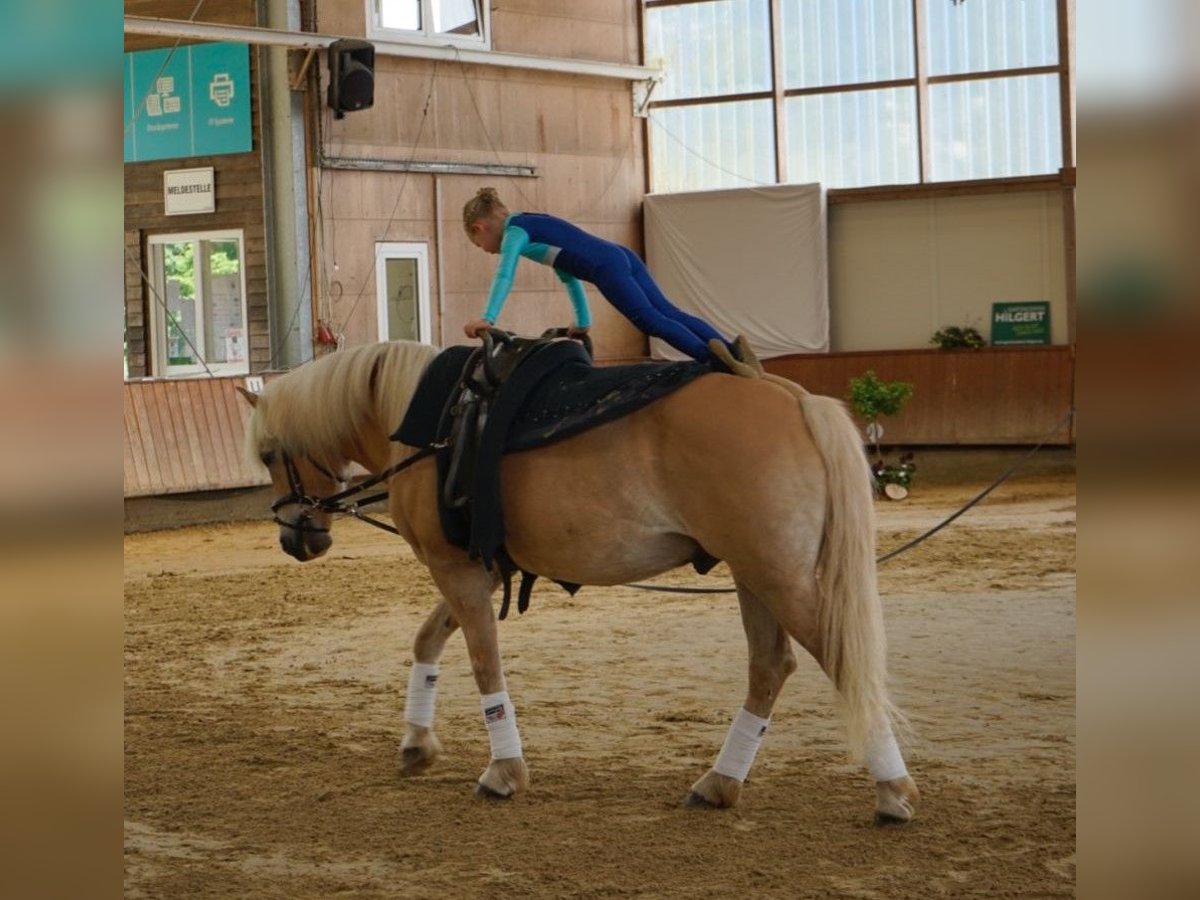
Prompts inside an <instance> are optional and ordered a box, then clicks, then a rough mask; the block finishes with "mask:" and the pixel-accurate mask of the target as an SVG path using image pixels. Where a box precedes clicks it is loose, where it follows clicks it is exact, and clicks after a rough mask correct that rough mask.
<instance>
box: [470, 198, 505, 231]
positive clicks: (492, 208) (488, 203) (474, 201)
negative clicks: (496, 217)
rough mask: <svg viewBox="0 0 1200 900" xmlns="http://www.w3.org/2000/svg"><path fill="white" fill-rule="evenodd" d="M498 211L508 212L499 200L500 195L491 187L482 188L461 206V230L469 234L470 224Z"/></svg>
mask: <svg viewBox="0 0 1200 900" xmlns="http://www.w3.org/2000/svg"><path fill="white" fill-rule="evenodd" d="M498 210H504V211H505V212H508V207H507V206H505V205H504V203H503V202H502V201H501V200H500V195H499V194H497V193H496V189H495V188H493V187H482V188H480V189H479V190H478V191H476V192H475V196H474V197H472V198H471V199H470V200H468V201H467V202H466V205H465V206H463V229H464V230H465V231H466V232H467V233H468V234H470V233H471V224H472V223H473V222H477V221H479V220H480V219H486V218H488V217H489V216H491V215H493V214H494V213H496V212H497V211H498Z"/></svg>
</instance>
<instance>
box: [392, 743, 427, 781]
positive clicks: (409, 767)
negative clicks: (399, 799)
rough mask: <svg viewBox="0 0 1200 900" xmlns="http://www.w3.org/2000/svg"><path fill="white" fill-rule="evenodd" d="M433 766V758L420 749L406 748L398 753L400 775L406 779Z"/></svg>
mask: <svg viewBox="0 0 1200 900" xmlns="http://www.w3.org/2000/svg"><path fill="white" fill-rule="evenodd" d="M432 765H433V757H432V756H430V755H429V754H428V753H426V752H425V750H424V749H422V748H421V747H406V748H405V749H403V750H401V751H400V774H401V775H403V776H404V777H406V778H410V777H412V776H413V775H420V774H421V773H422V772H424V771H426V770H427V769H428V768H429V767H430V766H432Z"/></svg>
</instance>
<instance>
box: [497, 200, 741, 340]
mask: <svg viewBox="0 0 1200 900" xmlns="http://www.w3.org/2000/svg"><path fill="white" fill-rule="evenodd" d="M522 256H524V257H526V258H528V259H532V260H533V261H534V262H537V263H541V264H542V265H545V266H551V267H552V268H553V269H554V273H555V274H556V275H557V276H558V277H559V280H561V281H562V282H563V284H565V285H566V287H567V294H568V296H569V297H570V298H571V305H572V306H573V307H574V308H575V324H576V325H578V326H579V327H581V328H586V327H587V326H588V325H590V324H591V321H592V320H591V315H590V313H589V312H588V306H587V297H586V295H585V294H584V292H583V285H582V284H580V280H583V281H588V282H591V283H592V284H594V285H595V286H596V287H597V288H598V289H599V290H600V293H602V294H603V295H604V298H605V299H606V300H608V302H609V303H611V304H612V305H613V306H615V307H616V308H617V309H618V310H620V312H621V313H622V314H623V315H624V316H625V317H626V318H627V319H629V321H630V322H632V323H633V324H634V325H635V326H637V327H638V328H640V329H641V330H642V331H644V332H645V333H646V334H649V335H652V336H653V337H657V338H661V339H662V340H664V341H666V342H667V343H668V344H670V345H671V346H672V347H674V348H675V349H676V350H679V351H680V352H682V353H686V354H687V355H688V356H690V357H692V359H695V360H698V361H700V362H707V361H708V358H709V352H708V342H709V341H710V340H712V339H713V338H716V339H717V340H719V341H722V342H724V338H722V337H721V335H720V334H719V333H718V332H717V330H716V329H715V328H713V327H712V326H711V325H709V324H708V323H707V322H705V321H704V320H703V319H698V318H696V317H695V316H691V315H688V314H687V313H685V312H684V311H683V310H681V309H677V308H676V307H675V306H674V305H673V304H672V303H671V301H670V300H668V299H667V298H666V297H665V296H663V292H662V291H661V290H659V287H658V285H657V284H655V283H654V279H653V278H651V277H650V273H649V272H648V271H646V266H645V265H644V264H643V263H642V261H641V260H640V259H638V257H637V254H635V253H634V252H633V251H632V250H630V249H628V248H627V247H622V246H621V245H620V244H614V243H612V242H611V241H606V240H604V239H603V238H598V237H596V236H595V235H592V234H588V233H587V232H586V231H584V230H583V229H582V228H578V227H576V226H575V225H572V224H571V223H570V222H567V221H564V220H563V219H559V218H556V217H554V216H549V215H546V214H544V213H512V214H510V215H509V216H507V217H506V218H505V220H504V236H503V238H502V240H501V242H500V265H499V267H498V268H497V269H496V277H495V278H494V279H492V289H491V291H490V292H489V293H488V301H487V309H486V310H485V311H484V313H483V317H484V318H485V319H487V320H488V321H489V322H492V323H495V321H496V318H497V316H499V315H500V309H501V307H503V306H504V301H505V300H506V299H507V298H508V292H509V291H510V290H511V289H512V283H513V275H514V273H515V272H516V268H517V260H518V259H519V258H520V257H522Z"/></svg>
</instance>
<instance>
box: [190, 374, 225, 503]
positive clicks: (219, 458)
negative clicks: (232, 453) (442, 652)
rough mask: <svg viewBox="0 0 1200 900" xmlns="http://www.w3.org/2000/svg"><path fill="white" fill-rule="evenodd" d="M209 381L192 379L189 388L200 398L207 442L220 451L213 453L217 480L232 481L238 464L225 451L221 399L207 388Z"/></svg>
mask: <svg viewBox="0 0 1200 900" xmlns="http://www.w3.org/2000/svg"><path fill="white" fill-rule="evenodd" d="M206 384H207V382H203V381H191V382H189V383H188V389H189V390H191V391H194V392H195V394H196V395H197V396H198V397H199V398H200V407H201V409H202V410H203V413H204V415H203V419H202V421H203V432H204V439H205V442H206V443H208V444H210V445H213V446H216V447H218V448H221V449H220V452H216V453H213V454H212V467H213V469H214V471H215V472H216V477H217V480H218V481H219V482H220V483H224V484H228V483H231V482H232V481H233V480H234V479H235V478H236V476H237V466H235V465H233V463H232V461H231V460H230V459H229V455H228V453H227V452H226V451H225V449H224V447H225V443H226V441H225V439H224V437H223V436H222V432H221V423H220V420H219V419H218V417H217V409H218V405H219V399H218V397H217V395H216V392H215V391H213V390H206V389H205V386H206Z"/></svg>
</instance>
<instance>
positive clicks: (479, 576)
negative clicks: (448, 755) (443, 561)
mask: <svg viewBox="0 0 1200 900" xmlns="http://www.w3.org/2000/svg"><path fill="white" fill-rule="evenodd" d="M430 571H431V573H432V574H433V579H434V581H435V582H436V583H437V585H438V587H439V588H440V589H441V591H442V594H443V596H444V597H445V598H446V601H447V602H448V604H449V606H450V610H451V612H452V613H453V614H454V618H455V619H457V620H458V624H459V626H460V627H461V628H462V630H463V637H464V638H466V641H467V652H468V654H469V655H470V657H471V671H472V672H473V673H474V675H475V685H476V686H477V687H478V688H479V694H480V700H481V702H482V706H483V721H484V725H485V726H486V727H487V732H488V738H489V740H490V741H491V745H492V761H491V763H490V765H488V767H487V769H485V770H484V773H483V774H482V775H480V776H479V783H478V784H477V785H476V788H475V793H476V794H477V795H479V796H481V797H491V798H501V799H502V798H508V797H512V796H515V795H516V794H519V793H520V792H521V791H523V790H525V788H526V786H527V785H528V784H529V770H528V769H527V768H526V766H525V760H524V758H523V757H522V754H521V736H520V734H519V733H518V731H517V715H516V710H515V709H514V707H513V704H512V700H510V699H509V696H508V690H507V688H506V687H505V683H504V669H503V667H502V665H501V663H500V644H499V641H498V640H497V636H496V614H495V611H494V610H493V609H492V592H493V591H494V590H495V588H496V577H495V576H494V575H493V574H492V573H490V572H488V571H486V570H484V568H483V567H482V566H481V565H479V564H478V563H470V564H457V565H449V566H445V567H442V566H439V567H433V566H431V567H430Z"/></svg>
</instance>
